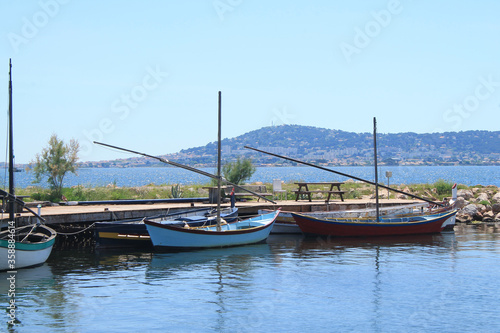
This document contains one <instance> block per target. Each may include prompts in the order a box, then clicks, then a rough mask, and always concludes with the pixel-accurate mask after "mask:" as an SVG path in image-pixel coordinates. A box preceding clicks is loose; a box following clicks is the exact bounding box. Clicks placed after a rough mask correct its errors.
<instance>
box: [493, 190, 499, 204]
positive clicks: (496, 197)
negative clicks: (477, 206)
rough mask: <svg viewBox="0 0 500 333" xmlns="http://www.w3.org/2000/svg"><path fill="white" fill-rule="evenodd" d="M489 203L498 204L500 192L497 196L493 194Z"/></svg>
mask: <svg viewBox="0 0 500 333" xmlns="http://www.w3.org/2000/svg"><path fill="white" fill-rule="evenodd" d="M491 201H492V202H494V203H500V192H498V193H497V194H495V195H494V196H493V197H492V198H491Z"/></svg>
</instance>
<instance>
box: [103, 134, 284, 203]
mask: <svg viewBox="0 0 500 333" xmlns="http://www.w3.org/2000/svg"><path fill="white" fill-rule="evenodd" d="M94 143H95V144H98V145H101V146H105V147H109V148H113V149H118V150H123V151H126V152H129V153H134V154H138V155H142V156H145V157H150V158H154V159H155V160H158V161H160V162H163V163H166V164H170V165H173V166H175V167H178V168H181V169H186V170H189V171H192V172H196V173H199V174H200V175H204V176H207V177H210V178H213V179H216V180H219V179H220V180H221V181H223V182H224V183H226V184H229V185H231V186H234V187H236V188H239V189H240V190H243V191H246V192H248V193H251V194H253V195H255V196H258V197H259V198H261V199H264V200H266V201H269V202H272V203H273V204H276V202H274V201H272V200H269V199H268V198H266V197H263V196H261V195H260V194H258V193H255V192H253V191H250V190H248V189H246V188H244V187H241V186H239V185H236V184H233V183H231V182H230V181H228V180H226V179H224V178H222V177H217V176H215V175H212V174H211V173H208V172H205V171H203V170H199V169H196V168H193V167H190V166H188V165H184V164H180V163H177V162H173V161H169V160H167V159H165V158H161V157H158V156H153V155H148V154H145V153H141V152H138V151H134V150H130V149H126V148H120V147H117V146H113V145H109V144H106V143H102V142H97V141H94Z"/></svg>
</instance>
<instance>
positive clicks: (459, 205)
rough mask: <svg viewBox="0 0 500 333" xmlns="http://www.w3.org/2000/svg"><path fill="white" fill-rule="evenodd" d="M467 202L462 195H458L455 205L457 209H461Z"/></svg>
mask: <svg viewBox="0 0 500 333" xmlns="http://www.w3.org/2000/svg"><path fill="white" fill-rule="evenodd" d="M468 204H469V202H468V201H466V200H465V199H464V198H462V197H458V198H457V200H456V201H455V207H456V208H458V209H462V208H464V207H465V206H467V205H468Z"/></svg>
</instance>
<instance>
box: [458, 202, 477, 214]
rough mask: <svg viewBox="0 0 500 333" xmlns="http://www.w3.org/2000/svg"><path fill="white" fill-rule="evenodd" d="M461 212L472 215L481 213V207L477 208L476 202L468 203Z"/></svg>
mask: <svg viewBox="0 0 500 333" xmlns="http://www.w3.org/2000/svg"><path fill="white" fill-rule="evenodd" d="M460 213H461V214H467V215H470V216H474V214H477V213H479V209H478V208H477V206H476V205H474V204H468V205H467V206H465V207H464V208H462V210H461V211H460Z"/></svg>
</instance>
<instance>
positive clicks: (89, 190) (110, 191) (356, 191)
mask: <svg viewBox="0 0 500 333" xmlns="http://www.w3.org/2000/svg"><path fill="white" fill-rule="evenodd" d="M263 185H266V188H267V192H272V184H266V183H265V184H263ZM207 186H210V184H198V185H177V184H173V185H172V184H165V185H152V184H151V185H146V186H140V187H117V186H112V185H109V186H106V187H85V186H74V187H71V188H64V189H63V192H62V194H63V196H64V197H65V198H66V199H67V200H68V201H98V200H121V199H165V198H198V197H208V190H207V189H206V188H204V187H207ZM452 186H453V184H452V183H448V182H445V181H437V182H435V183H432V184H412V185H392V184H391V187H393V188H396V189H399V190H401V191H405V192H407V193H411V194H414V195H417V196H420V197H426V198H432V199H433V200H442V199H443V198H445V197H448V198H449V197H451V188H452ZM316 188H318V189H319V188H321V189H323V186H320V185H317V186H316ZM374 188H375V186H372V185H369V184H365V183H359V182H353V181H347V182H345V183H344V184H343V185H342V190H343V191H346V194H345V195H344V198H346V199H361V198H369V197H373V196H374V192H375V190H374ZM459 188H462V189H468V188H469V187H468V186H465V185H459ZM283 189H285V190H287V199H295V194H294V193H293V192H292V191H293V190H296V189H297V185H296V184H294V182H289V183H284V184H283ZM311 189H313V188H312V187H311ZM16 194H17V195H22V196H27V198H26V199H25V201H51V202H59V201H61V200H62V199H61V198H62V197H61V196H56V195H54V194H53V193H52V192H51V191H50V190H49V189H43V188H40V187H30V188H26V189H18V190H17V191H16ZM379 195H380V197H381V198H387V190H386V189H382V188H380V189H379ZM398 197H400V194H398V193H396V192H390V198H398ZM315 198H316V199H321V198H323V197H322V195H321V194H318V195H316V197H315Z"/></svg>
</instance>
